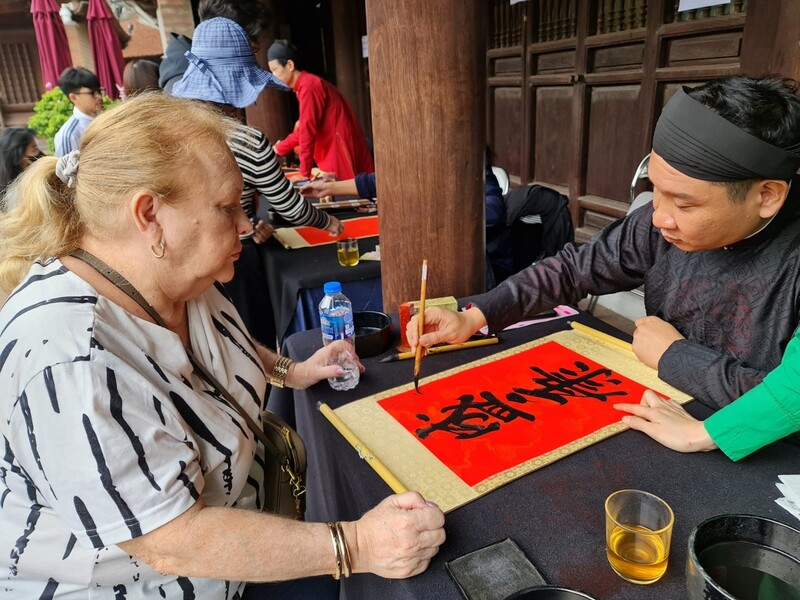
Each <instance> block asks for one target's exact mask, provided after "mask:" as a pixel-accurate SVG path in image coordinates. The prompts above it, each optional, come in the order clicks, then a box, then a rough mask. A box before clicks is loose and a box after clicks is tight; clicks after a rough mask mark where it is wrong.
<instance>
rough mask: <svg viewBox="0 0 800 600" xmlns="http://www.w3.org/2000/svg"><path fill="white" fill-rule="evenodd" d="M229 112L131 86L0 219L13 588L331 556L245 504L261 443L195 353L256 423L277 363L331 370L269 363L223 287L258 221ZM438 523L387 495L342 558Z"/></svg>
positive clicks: (303, 526) (407, 500)
mask: <svg viewBox="0 0 800 600" xmlns="http://www.w3.org/2000/svg"><path fill="white" fill-rule="evenodd" d="M229 127H230V126H229V125H228V123H227V122H226V120H225V119H223V118H221V117H219V116H218V115H217V114H215V113H214V112H213V111H211V110H209V109H206V108H203V107H202V106H200V105H198V104H197V103H193V102H187V101H184V100H178V99H174V98H169V97H162V96H155V95H154V96H141V97H139V98H134V99H132V100H129V101H128V102H125V103H123V104H121V105H120V106H118V107H117V108H115V109H114V110H112V111H109V112H107V113H104V114H103V115H101V116H100V117H98V118H97V119H96V120H95V121H94V122H93V123H92V124H91V125H90V126H89V128H88V129H87V131H86V134H85V136H84V138H83V140H82V143H81V149H80V154H79V155H78V154H70V155H69V156H67V157H64V158H62V159H59V160H58V161H57V159H55V158H44V159H41V160H40V161H38V162H37V163H36V164H34V165H33V166H32V167H31V168H30V169H28V170H27V171H26V172H25V173H24V174H23V176H22V177H21V178H20V179H19V180H18V182H17V183H16V184H15V185H16V187H15V190H14V195H13V197H14V199H15V204H14V205H13V206H12V207H11V208H10V210H9V212H8V213H7V214H6V215H5V216H4V217H3V220H2V221H1V222H0V240H2V242H1V243H2V246H1V247H0V286H2V288H3V289H4V290H5V291H6V292H9V291H10V292H11V294H10V296H9V298H8V300H7V301H6V303H5V305H4V306H3V308H2V310H0V390H1V391H0V412H1V413H2V415H3V419H2V421H0V422H2V424H3V427H2V429H3V435H4V438H5V439H4V451H3V456H2V459H0V474H2V483H3V485H2V486H0V506H1V508H0V555H2V556H3V559H0V564H2V567H3V570H4V576H3V584H2V586H3V590H4V591H5V592H8V593H10V595H11V596H13V597H15V598H40V597H41V598H86V597H87V596H88V595H89V594H91V597H92V598H98V599H102V598H109V599H110V598H118V597H124V598H126V599H127V600H131V599H134V598H136V599H139V598H167V599H170V598H187V597H193V598H197V599H220V600H222V599H232V598H238V597H240V596H241V594H242V592H243V589H244V588H245V584H244V583H241V582H257V581H280V580H289V579H297V578H302V577H308V576H314V575H323V574H334V573H336V572H337V571H339V570H341V565H338V566H337V560H336V554H335V553H334V551H333V548H332V539H331V533H332V529H331V528H329V527H328V525H326V524H325V523H306V522H299V521H294V520H289V519H284V518H280V517H277V516H273V515H269V514H266V513H263V512H260V511H258V510H248V509H254V508H258V505H259V498H263V472H262V468H261V466H260V465H261V464H263V456H264V449H263V447H261V446H260V445H257V444H256V443H255V442H254V439H253V437H254V436H253V434H252V433H250V431H249V429H248V426H247V424H246V423H244V421H243V419H242V417H241V416H240V415H239V414H238V413H237V412H236V411H235V410H233V409H232V408H231V407H230V406H228V405H227V404H226V403H225V402H223V401H221V399H220V398H219V395H218V394H217V393H216V392H215V391H213V390H212V386H210V385H209V384H207V383H206V381H205V380H204V379H202V378H201V377H200V376H199V374H198V371H197V370H196V369H193V368H192V364H191V363H190V360H189V352H191V353H192V354H193V356H194V357H195V358H196V359H197V360H198V361H199V362H200V363H202V365H203V366H204V367H205V368H206V369H207V370H208V371H210V372H211V373H212V374H213V376H214V377H215V378H216V379H217V380H218V381H219V382H221V385H222V386H224V387H225V388H227V391H228V392H229V393H230V394H231V395H232V396H233V397H234V398H235V399H236V401H237V402H238V403H239V404H240V406H241V407H242V408H243V409H244V410H245V411H246V412H247V413H249V414H250V416H251V417H252V418H253V419H256V420H260V418H261V411H262V409H263V408H264V407H263V399H264V395H265V390H266V384H267V380H268V378H269V377H270V373H272V377H273V378H274V379H276V380H278V381H280V380H281V379H283V378H284V377H285V383H286V384H287V385H290V386H293V387H304V386H308V385H312V384H314V383H316V382H317V381H319V380H321V379H325V378H326V377H330V376H334V375H337V371H338V370H339V367H336V366H325V365H326V363H327V358H328V357H327V353H328V352H329V350H328V349H327V348H326V349H322V350H320V351H319V352H317V353H316V354H315V355H314V356H312V357H311V358H310V359H309V360H307V361H305V362H302V363H293V364H291V365H289V367H288V373H287V372H285V371H283V370H281V369H276V368H275V366H276V361H277V357H276V355H275V354H273V353H272V352H270V351H267V350H265V349H263V348H261V347H258V346H256V345H254V344H253V342H252V341H251V339H250V337H249V336H248V334H247V332H246V330H245V329H244V327H243V325H242V323H241V321H240V319H239V317H238V315H237V313H236V310H235V309H234V308H233V306H232V305H231V304H230V302H229V301H228V300H227V299H226V298H225V296H224V295H223V294H222V293H221V292H220V290H219V286H218V285H217V282H220V281H225V280H226V279H228V278H230V277H231V275H232V273H233V263H234V261H235V260H236V258H237V256H238V255H239V252H240V250H241V243H240V241H239V236H240V235H243V234H245V233H247V232H248V231H249V230H250V228H251V227H252V225H251V223H250V222H249V221H248V219H247V218H246V216H245V214H244V212H243V211H242V206H241V203H240V202H239V197H240V194H241V191H242V190H241V188H242V177H241V175H240V173H239V170H238V169H237V167H236V163H235V161H234V158H233V156H232V155H231V152H230V150H229V149H228V146H227V145H226V135H227V134H228V132H229ZM92 256H93V257H96V259H99V262H97V261H93V262H95V264H96V265H97V267H96V268H95V267H93V266H90V264H88V263H87V262H84V260H90V262H92V261H91V257H92ZM97 269H99V271H98V270H97ZM101 271H102V272H103V273H104V274H105V275H109V274H112V271H114V272H116V273H118V274H119V275H120V276H121V277H122V278H124V279H125V280H127V282H128V286H127V288H126V286H125V285H122V288H125V289H126V290H127V292H130V293H132V290H133V289H135V290H137V291H138V292H139V293H140V295H141V296H142V297H143V299H144V300H143V304H144V306H148V305H149V307H150V308H151V309H152V311H153V312H152V314H155V315H159V316H160V319H162V320H163V323H164V325H165V326H163V327H162V326H160V325H158V324H156V322H154V317H153V316H151V313H149V312H148V311H147V310H145V308H143V306H140V304H138V303H137V302H136V301H134V300H133V299H132V298H131V297H130V296H129V295H128V293H126V291H124V290H123V289H121V288H119V287H117V286H116V285H115V284H113V283H111V282H110V280H109V279H107V278H106V276H105V275H104V274H101ZM112 278H113V277H112ZM12 290H13V291H12ZM284 366H285V365H284ZM443 523H444V517H443V515H442V513H441V511H440V510H439V509H438V508H437V507H435V505H432V504H428V503H426V502H425V501H424V499H423V498H422V497H420V496H419V495H418V494H416V493H413V492H410V493H407V494H402V495H397V496H391V497H389V498H387V499H386V500H384V501H383V502H382V503H381V504H379V505H378V506H377V507H376V508H374V509H373V510H372V511H370V512H368V513H367V514H365V515H364V516H363V517H362V518H361V519H359V520H358V521H355V522H347V523H342V531H343V535H344V541H345V543H346V544H347V545H348V546H349V553H350V558H351V570H352V571H353V572H372V573H376V574H378V575H381V576H383V577H408V576H411V575H414V574H416V573H419V572H421V571H423V570H424V569H425V568H426V567H427V565H428V563H429V561H430V559H431V557H432V556H433V555H434V554H436V552H437V549H438V547H439V545H440V544H441V543H442V541H443V540H444V531H443V528H442V527H443Z"/></svg>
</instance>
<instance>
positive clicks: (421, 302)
mask: <svg viewBox="0 0 800 600" xmlns="http://www.w3.org/2000/svg"><path fill="white" fill-rule="evenodd" d="M427 286H428V259H427V258H426V259H424V260H423V261H422V282H421V283H420V291H419V322H418V324H417V334H418V336H419V337H420V338H421V337H422V332H423V331H424V330H425V291H426V288H427ZM421 366H422V344H420V343H419V338H417V354H416V356H415V357H414V389H415V390H417V393H418V394H421V393H422V392H420V391H419V371H420V367H421Z"/></svg>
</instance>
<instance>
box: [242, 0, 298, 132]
mask: <svg viewBox="0 0 800 600" xmlns="http://www.w3.org/2000/svg"><path fill="white" fill-rule="evenodd" d="M264 4H265V5H266V6H267V8H268V9H269V11H270V12H271V13H272V27H270V28H269V29H267V30H265V31H263V32H262V33H261V37H260V38H259V40H258V52H256V61H257V62H258V64H259V65H260V66H261V67H262V68H264V69H266V70H267V71H269V63H268V62H267V51H268V50H269V47H270V46H271V45H272V42H274V41H275V40H276V39H277V38H278V24H279V23H280V22H282V19H281V13H280V8H279V6H278V3H277V2H276V1H275V0H266V1H265V2H264ZM294 101H295V100H294V92H292V91H288V92H282V91H281V90H274V89H265V90H264V91H263V92H261V94H259V96H258V98H257V99H256V101H255V104H251V105H250V106H248V107H247V109H246V110H245V113H246V114H247V124H248V125H250V126H251V127H255V128H256V129H259V130H260V131H261V133H263V134H264V135H265V136H267V139H268V140H269V141H270V143H271V144H274V143H275V142H277V141H278V140H279V139H282V138H284V137H286V136H287V135H288V134H289V132H291V131H292V127H294V123H293V122H292V113H291V103H292V102H294Z"/></svg>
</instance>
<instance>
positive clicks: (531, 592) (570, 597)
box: [506, 585, 594, 600]
mask: <svg viewBox="0 0 800 600" xmlns="http://www.w3.org/2000/svg"><path fill="white" fill-rule="evenodd" d="M506 600H594V599H593V598H592V597H591V596H587V595H586V594H584V593H583V592H576V591H575V590H568V589H567V588H562V587H555V586H552V585H543V586H537V587H532V588H528V589H525V590H520V591H519V592H516V593H514V594H511V595H510V596H509V597H508V598H506Z"/></svg>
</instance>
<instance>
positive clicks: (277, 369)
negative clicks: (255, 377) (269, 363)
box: [269, 356, 294, 388]
mask: <svg viewBox="0 0 800 600" xmlns="http://www.w3.org/2000/svg"><path fill="white" fill-rule="evenodd" d="M293 364H294V361H293V360H292V359H291V358H289V357H288V356H279V357H278V359H277V360H276V361H275V366H273V367H272V373H270V374H269V383H270V385H273V386H275V387H278V388H282V387H284V386H285V385H286V376H287V375H289V367H291V366H292V365H293Z"/></svg>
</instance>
